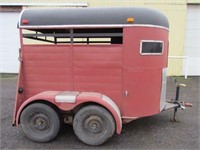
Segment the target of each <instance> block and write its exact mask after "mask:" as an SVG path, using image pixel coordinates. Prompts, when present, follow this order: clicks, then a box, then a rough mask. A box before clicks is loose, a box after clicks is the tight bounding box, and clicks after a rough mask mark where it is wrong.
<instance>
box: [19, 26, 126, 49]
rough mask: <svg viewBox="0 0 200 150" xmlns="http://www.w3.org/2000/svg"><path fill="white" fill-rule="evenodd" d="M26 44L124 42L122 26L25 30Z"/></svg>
mask: <svg viewBox="0 0 200 150" xmlns="http://www.w3.org/2000/svg"><path fill="white" fill-rule="evenodd" d="M22 33H23V34H22V35H23V38H24V44H61V43H62V44H103V45H105V44H106V45H107V44H122V41H123V39H122V36H123V29H122V28H96V29H95V28H85V29H37V30H23V32H22Z"/></svg>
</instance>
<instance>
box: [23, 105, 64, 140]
mask: <svg viewBox="0 0 200 150" xmlns="http://www.w3.org/2000/svg"><path fill="white" fill-rule="evenodd" d="M37 113H42V114H45V116H47V118H48V120H49V126H48V128H47V129H45V130H44V131H41V130H38V129H35V128H34V127H33V125H32V126H31V125H30V120H31V116H34V115H33V114H37ZM20 124H21V127H22V130H23V132H24V134H25V135H26V136H27V137H28V138H29V139H30V140H32V141H34V142H39V143H45V142H50V141H51V140H53V139H54V138H55V137H56V136H57V135H58V132H59V130H60V117H59V115H58V113H57V112H56V111H55V110H54V109H53V108H52V107H50V106H48V105H46V104H43V103H34V104H31V105H29V106H27V107H26V108H25V109H24V110H23V112H22V113H21V116H20Z"/></svg>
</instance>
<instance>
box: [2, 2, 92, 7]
mask: <svg viewBox="0 0 200 150" xmlns="http://www.w3.org/2000/svg"><path fill="white" fill-rule="evenodd" d="M0 6H71V7H72V6H74V7H88V3H86V2H85V3H81V2H80V3H0Z"/></svg>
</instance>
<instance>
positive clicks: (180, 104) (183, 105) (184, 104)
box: [168, 79, 192, 122]
mask: <svg viewBox="0 0 200 150" xmlns="http://www.w3.org/2000/svg"><path fill="white" fill-rule="evenodd" d="M175 83H176V85H177V86H176V97H175V99H171V100H170V101H168V102H169V103H173V104H177V106H176V107H174V114H173V118H172V119H171V121H172V122H179V120H178V119H177V117H176V115H177V111H178V108H181V109H182V110H184V109H185V108H186V107H192V104H191V103H188V102H184V101H179V92H180V87H181V86H183V87H185V86H186V85H185V84H179V83H178V82H177V80H176V79H175Z"/></svg>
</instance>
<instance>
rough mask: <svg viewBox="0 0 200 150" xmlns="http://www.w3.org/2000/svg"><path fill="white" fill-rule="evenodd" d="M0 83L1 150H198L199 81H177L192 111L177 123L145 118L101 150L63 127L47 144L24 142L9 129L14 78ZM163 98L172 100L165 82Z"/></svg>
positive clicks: (168, 114)
mask: <svg viewBox="0 0 200 150" xmlns="http://www.w3.org/2000/svg"><path fill="white" fill-rule="evenodd" d="M0 80H1V89H0V92H1V93H0V94H1V101H0V102H1V103H0V112H1V116H0V117H1V122H0V130H1V134H0V135H1V136H0V146H1V149H193V150H198V149H200V147H199V145H200V138H199V130H200V128H199V115H200V109H199V102H200V77H189V78H188V79H187V80H185V79H183V78H179V81H180V82H181V83H186V84H187V86H186V87H183V88H181V95H180V98H181V99H182V100H185V101H188V102H191V103H192V104H193V107H192V108H188V109H186V110H184V111H182V110H179V111H178V119H179V120H180V122H177V123H172V122H170V119H171V117H172V115H173V110H168V111H165V112H162V113H160V114H158V115H155V116H151V117H145V118H141V119H138V120H135V121H133V122H130V123H129V124H126V125H124V126H123V130H122V133H121V135H114V137H113V138H111V139H110V140H109V141H108V142H106V143H105V144H103V145H102V146H98V147H92V146H88V145H85V144H83V143H81V142H80V141H79V140H78V139H77V137H76V136H75V134H74V132H73V128H72V126H69V125H65V126H64V127H63V129H62V130H61V132H60V134H59V135H58V137H57V138H56V139H55V140H53V141H52V142H50V143H34V142H32V141H30V140H28V139H27V138H26V137H25V136H24V134H23V132H22V130H21V128H20V127H18V128H17V127H12V115H13V107H14V97H15V88H16V83H17V78H16V76H14V77H12V76H11V77H3V78H1V79H0ZM167 87H168V89H167V98H168V99H171V98H174V95H175V84H174V82H173V80H172V79H171V78H169V79H168V85H167Z"/></svg>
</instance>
